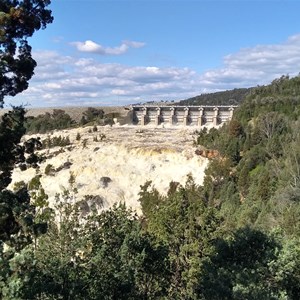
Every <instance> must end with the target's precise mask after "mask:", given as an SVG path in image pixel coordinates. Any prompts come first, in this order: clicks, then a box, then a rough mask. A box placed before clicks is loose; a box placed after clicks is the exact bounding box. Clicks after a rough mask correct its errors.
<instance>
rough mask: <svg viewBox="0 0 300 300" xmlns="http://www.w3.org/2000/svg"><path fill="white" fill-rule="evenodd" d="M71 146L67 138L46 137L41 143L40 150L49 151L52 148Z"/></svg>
mask: <svg viewBox="0 0 300 300" xmlns="http://www.w3.org/2000/svg"><path fill="white" fill-rule="evenodd" d="M70 144H71V141H70V138H69V136H65V137H62V136H61V135H59V136H53V137H51V136H49V135H48V136H47V138H46V139H44V140H43V141H42V148H43V149H46V148H48V149H50V148H54V147H65V146H69V145H70Z"/></svg>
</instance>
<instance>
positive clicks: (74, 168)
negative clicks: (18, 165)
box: [11, 127, 207, 210]
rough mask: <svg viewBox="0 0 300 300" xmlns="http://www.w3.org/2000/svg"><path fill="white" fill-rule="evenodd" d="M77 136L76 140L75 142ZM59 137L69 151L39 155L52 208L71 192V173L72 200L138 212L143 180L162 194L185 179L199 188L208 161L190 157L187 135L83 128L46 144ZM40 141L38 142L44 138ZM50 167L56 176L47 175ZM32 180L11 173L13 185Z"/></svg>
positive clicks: (188, 132) (29, 175)
mask: <svg viewBox="0 0 300 300" xmlns="http://www.w3.org/2000/svg"><path fill="white" fill-rule="evenodd" d="M78 133H79V134H80V140H76V136H77V135H78ZM59 135H61V136H64V137H67V136H68V137H69V138H70V141H71V145H70V146H68V147H64V148H60V147H55V148H51V149H45V150H43V151H42V153H44V154H45V156H46V157H47V159H46V160H45V161H44V162H43V163H42V164H41V165H40V171H39V173H40V174H41V175H42V178H41V183H42V186H43V188H44V189H45V191H46V193H47V194H48V195H49V200H50V203H51V204H53V201H54V197H55V194H56V193H61V192H62V191H63V190H64V189H70V184H69V178H70V174H71V173H72V174H74V175H75V187H76V188H77V189H78V194H77V195H76V198H77V200H81V199H83V198H84V195H99V196H100V197H101V198H102V199H103V202H104V207H109V206H111V205H112V204H113V203H115V202H119V201H124V202H125V203H126V204H127V205H129V206H131V207H133V208H135V209H137V210H138V209H139V205H138V201H137V199H138V193H139V191H140V186H141V185H143V184H144V183H145V182H146V181H147V180H151V181H152V182H153V185H154V186H155V187H156V188H157V189H158V190H159V191H160V192H161V193H165V192H167V190H168V186H169V183H170V181H172V180H173V181H177V182H180V183H185V180H186V176H187V174H189V173H191V174H192V175H193V177H194V178H195V181H196V182H197V183H199V184H201V183H202V181H203V176H204V170H205V168H206V166H207V159H206V158H203V157H201V156H199V155H197V151H196V152H195V148H194V147H193V140H194V136H193V132H192V131H191V130H190V129H165V128H156V129H154V128H147V129H141V128H137V127H98V131H96V132H91V128H90V127H86V128H81V129H72V130H64V131H61V132H55V133H54V134H52V136H51V138H53V136H59ZM39 136H40V138H41V140H43V139H46V138H47V135H39ZM95 140H96V141H95ZM49 164H51V165H52V166H53V167H52V170H55V171H52V172H50V174H48V175H46V174H45V168H46V166H47V165H49ZM36 174H37V173H36V170H34V169H28V170H26V171H24V172H21V171H20V170H15V172H14V174H13V182H17V181H21V180H23V181H25V182H28V180H30V179H31V178H32V177H34V176H35V175H36ZM11 186H12V185H11Z"/></svg>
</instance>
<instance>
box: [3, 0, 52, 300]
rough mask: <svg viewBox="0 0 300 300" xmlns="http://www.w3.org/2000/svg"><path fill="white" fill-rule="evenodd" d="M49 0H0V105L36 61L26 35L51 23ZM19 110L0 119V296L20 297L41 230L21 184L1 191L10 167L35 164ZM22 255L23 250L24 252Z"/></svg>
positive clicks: (32, 143) (19, 89)
mask: <svg viewBox="0 0 300 300" xmlns="http://www.w3.org/2000/svg"><path fill="white" fill-rule="evenodd" d="M49 4H50V0H45V1H40V0H26V1H22V0H20V1H17V0H13V1H12V0H3V1H1V2H0V107H2V106H3V101H4V97H5V96H15V95H17V94H18V93H20V92H22V91H24V90H26V89H27V87H28V81H29V79H30V78H31V77H32V75H33V71H34V68H35V66H36V62H35V61H34V59H33V58H32V56H31V47H30V45H29V43H28V41H27V38H29V37H31V36H32V35H33V33H34V32H35V31H37V30H39V29H40V28H45V27H46V25H47V24H49V23H51V22H52V19H53V18H52V16H51V11H50V10H48V9H47V6H48V5H49ZM24 122H25V111H24V109H23V108H20V107H14V108H13V110H12V111H11V112H8V113H6V114H4V115H3V116H2V118H1V120H0V287H1V289H0V298H1V299H24V298H23V297H22V293H21V290H22V287H23V286H25V285H26V284H27V282H28V277H27V275H28V273H27V271H29V270H30V268H31V266H32V264H33V261H32V260H31V257H32V252H30V250H29V252H27V250H28V247H29V246H28V245H29V244H30V243H31V242H32V239H33V238H37V236H38V235H39V234H41V233H44V232H45V229H46V226H45V223H39V222H38V221H37V220H35V207H34V206H33V205H31V204H30V197H29V194H28V191H27V189H26V187H22V186H20V189H18V190H17V191H15V192H12V191H9V190H7V189H6V188H7V186H8V185H9V184H10V182H11V173H12V170H13V169H14V167H16V166H20V167H21V168H22V169H23V170H24V169H26V167H27V165H32V166H37V164H38V162H39V158H38V157H37V156H36V155H35V154H34V151H35V150H36V148H37V147H40V146H41V145H40V142H39V141H38V140H35V139H30V140H28V141H27V142H25V143H23V145H21V143H20V142H21V137H22V135H23V134H24V133H25V127H24ZM27 254H28V255H27Z"/></svg>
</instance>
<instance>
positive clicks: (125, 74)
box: [14, 34, 300, 106]
mask: <svg viewBox="0 0 300 300" xmlns="http://www.w3.org/2000/svg"><path fill="white" fill-rule="evenodd" d="M130 46H131V47H132V46H133V45H130ZM136 46H138V45H136ZM95 47H96V46H94V48H95ZM128 47H129V43H128ZM96 48H97V47H96ZM299 53H300V34H299V35H295V36H291V37H289V38H288V39H287V41H286V42H284V43H281V44H277V45H258V46H256V47H252V48H244V49H241V50H240V51H238V52H236V53H233V54H229V55H226V56H225V57H224V59H223V66H221V67H220V68H216V69H212V70H207V71H206V72H204V73H202V74H199V73H197V72H196V71H195V70H192V69H189V68H179V67H164V68H161V67H158V66H153V65H152V66H127V65H123V64H117V63H100V62H98V61H97V60H95V59H93V58H76V57H71V56H64V55H61V54H59V53H58V52H54V51H43V52H41V51H40V52H35V53H34V58H35V59H36V60H37V63H38V66H37V68H36V70H35V74H36V75H35V76H34V77H33V79H32V80H31V81H30V86H29V89H28V90H27V91H25V92H23V93H22V94H20V95H19V96H18V99H19V101H20V102H22V103H32V105H33V106H50V105H51V106H63V105H95V104H98V105H104V104H105V105H114V104H118V105H123V104H129V103H135V102H140V101H150V100H178V99H186V98H189V97H192V96H196V95H199V94H201V93H208V92H214V91H220V90H226V89H233V88H239V87H251V86H256V85H258V84H259V85H261V84H267V83H269V82H271V81H272V80H273V79H275V78H278V77H280V76H282V75H286V74H289V75H290V76H294V75H297V74H298V73H299V71H300V55H299ZM14 101H15V100H14ZM14 103H15V102H14Z"/></svg>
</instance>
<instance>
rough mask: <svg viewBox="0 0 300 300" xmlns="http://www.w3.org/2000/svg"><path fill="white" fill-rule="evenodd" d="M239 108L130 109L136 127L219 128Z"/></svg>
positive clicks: (179, 107)
mask: <svg viewBox="0 0 300 300" xmlns="http://www.w3.org/2000/svg"><path fill="white" fill-rule="evenodd" d="M236 107H237V106H144V105H133V106H131V107H130V108H129V109H130V111H131V115H132V123H133V124H135V125H141V126H145V125H155V126H158V125H161V124H168V125H172V126H180V125H181V126H182V125H183V126H199V127H201V126H209V125H211V126H217V125H222V124H224V123H226V122H228V121H230V120H231V118H232V116H233V112H234V109H235V108H236Z"/></svg>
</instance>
